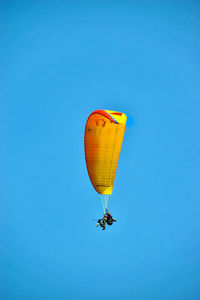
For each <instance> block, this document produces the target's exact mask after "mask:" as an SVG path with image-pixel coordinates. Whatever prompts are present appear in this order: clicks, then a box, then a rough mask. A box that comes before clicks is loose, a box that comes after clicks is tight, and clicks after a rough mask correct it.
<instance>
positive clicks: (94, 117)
mask: <svg viewBox="0 0 200 300" xmlns="http://www.w3.org/2000/svg"><path fill="white" fill-rule="evenodd" d="M126 120H127V117H126V115H125V114H124V113H121V112H116V111H111V110H95V111H94V112H92V113H91V114H90V115H89V117H88V120H87V123H86V126H85V138H84V144H85V160H86V165H87V170H88V175H89V177H90V180H91V183H92V185H93V187H94V189H95V190H96V191H97V192H98V193H99V194H100V195H101V199H102V204H103V210H104V217H105V215H106V212H107V206H108V199H109V197H110V195H111V194H112V191H113V185H114V181H115V173H116V169H117V164H118V159H119V154H120V150H121V146H122V141H123V137H124V131H125V126H126ZM104 217H103V218H104ZM103 218H102V219H99V220H103ZM104 220H105V223H106V224H108V222H109V221H108V220H109V219H108V218H104ZM114 220H115V219H114ZM103 223H104V222H103V221H102V222H99V223H98V224H100V226H101V225H103ZM112 224H113V221H111V219H110V224H108V225H112ZM103 228H105V226H104V225H103Z"/></svg>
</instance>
